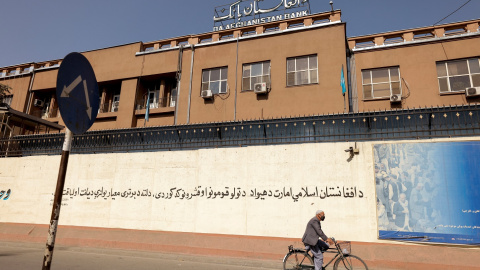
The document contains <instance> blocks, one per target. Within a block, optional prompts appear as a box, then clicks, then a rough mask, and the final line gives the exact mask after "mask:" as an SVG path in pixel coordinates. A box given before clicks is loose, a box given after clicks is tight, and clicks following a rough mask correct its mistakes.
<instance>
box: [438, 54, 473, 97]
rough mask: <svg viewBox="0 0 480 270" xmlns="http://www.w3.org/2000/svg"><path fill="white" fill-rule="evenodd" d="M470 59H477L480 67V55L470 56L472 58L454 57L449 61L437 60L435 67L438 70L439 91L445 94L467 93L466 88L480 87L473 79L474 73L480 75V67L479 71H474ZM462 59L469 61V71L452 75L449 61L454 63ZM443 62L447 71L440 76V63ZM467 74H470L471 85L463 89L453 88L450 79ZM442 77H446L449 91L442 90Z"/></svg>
mask: <svg viewBox="0 0 480 270" xmlns="http://www.w3.org/2000/svg"><path fill="white" fill-rule="evenodd" d="M470 60H477V62H478V65H479V67H480V57H470V58H461V59H452V60H447V61H437V62H435V69H436V71H437V83H438V91H439V93H440V95H443V94H458V93H465V91H466V88H470V87H480V85H478V86H474V81H473V75H477V76H479V77H480V69H479V70H478V71H479V72H475V73H474V72H472V67H471V64H470ZM461 61H465V62H466V63H467V70H468V73H465V74H456V75H450V70H449V68H448V64H449V63H454V62H461ZM442 64H444V68H445V73H446V75H445V76H439V69H438V66H439V65H442ZM465 76H468V78H469V83H470V86H467V87H466V88H465V89H463V90H452V84H451V81H450V79H451V78H455V77H457V78H458V77H465ZM441 79H446V83H447V87H448V90H447V91H442V83H441V82H440V80H441Z"/></svg>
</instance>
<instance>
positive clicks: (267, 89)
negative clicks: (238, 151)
mask: <svg viewBox="0 0 480 270" xmlns="http://www.w3.org/2000/svg"><path fill="white" fill-rule="evenodd" d="M340 15H341V12H340V11H338V10H337V11H332V12H326V13H319V14H314V15H309V16H305V17H301V18H295V19H289V20H283V21H275V22H270V23H265V24H260V25H254V26H250V27H242V28H238V29H231V30H223V31H217V32H210V33H205V34H198V35H190V36H183V37H177V38H172V39H167V40H159V41H154V42H147V43H141V42H138V43H132V44H125V45H119V46H114V47H110V48H105V49H99V50H94V51H88V52H84V53H83V54H84V55H85V56H86V57H87V58H88V59H89V61H90V62H91V64H92V66H93V68H94V71H95V74H96V77H97V80H98V84H99V89H100V92H101V93H100V96H101V100H100V108H99V114H98V117H97V120H96V121H95V123H94V125H93V127H92V128H91V129H92V130H104V129H119V128H132V127H144V126H164V125H179V124H192V123H206V122H225V121H237V120H251V119H270V118H281V117H295V116H309V115H319V114H329V113H342V112H362V111H372V110H385V109H387V110H388V109H404V108H413V107H436V106H442V105H462V104H470V103H475V102H477V101H478V100H479V99H478V95H477V94H476V92H475V93H474V94H473V95H471V96H468V97H466V95H465V89H467V88H472V87H479V86H480V79H479V76H480V71H479V64H478V59H479V58H478V57H479V51H478V48H479V45H480V32H479V30H478V25H479V22H480V20H473V21H466V22H460V23H453V24H446V25H438V26H432V27H424V28H418V29H408V30H403V31H395V32H388V33H381V34H375V35H368V36H361V37H352V38H348V42H347V37H346V33H345V23H344V22H342V21H341V17H340ZM347 44H348V45H347ZM60 64H61V59H59V60H53V61H46V62H42V63H27V64H23V65H18V66H9V67H3V68H0V71H2V73H1V75H0V82H1V83H3V84H7V85H9V86H11V87H12V88H13V91H12V95H11V96H9V100H8V102H9V103H10V105H11V107H12V108H14V109H16V110H18V111H21V112H25V113H27V114H30V115H34V116H37V117H40V118H43V119H46V120H48V121H51V122H54V123H57V124H60V125H63V122H62V119H61V116H60V114H59V112H58V102H57V100H56V97H55V89H56V76H57V71H58V68H59V65H60ZM342 68H344V72H345V77H346V78H345V81H346V84H347V88H348V93H347V94H346V96H345V97H346V98H345V100H344V97H343V96H342V88H341V86H340V79H341V78H340V77H341V70H342ZM447 70H448V72H447ZM262 83H263V84H262ZM255 87H258V90H257V91H256V90H255ZM471 91H473V90H471ZM474 91H478V92H480V90H478V89H477V90H474ZM147 103H148V106H149V117H148V118H149V121H148V123H145V118H146V117H145V113H146V106H147Z"/></svg>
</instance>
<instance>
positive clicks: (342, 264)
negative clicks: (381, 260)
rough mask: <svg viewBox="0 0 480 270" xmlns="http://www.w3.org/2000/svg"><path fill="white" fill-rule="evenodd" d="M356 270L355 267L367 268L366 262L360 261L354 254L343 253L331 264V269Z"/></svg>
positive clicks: (366, 269)
mask: <svg viewBox="0 0 480 270" xmlns="http://www.w3.org/2000/svg"><path fill="white" fill-rule="evenodd" d="M352 269H353V270H356V269H365V270H368V267H367V264H366V263H365V262H364V261H362V259H360V258H359V257H357V256H354V255H343V258H342V257H338V259H337V260H336V261H335V264H334V265H333V270H352Z"/></svg>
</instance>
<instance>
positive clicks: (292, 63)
mask: <svg viewBox="0 0 480 270" xmlns="http://www.w3.org/2000/svg"><path fill="white" fill-rule="evenodd" d="M312 83H318V62H317V55H308V56H299V57H292V58H287V86H294V85H304V84H312Z"/></svg>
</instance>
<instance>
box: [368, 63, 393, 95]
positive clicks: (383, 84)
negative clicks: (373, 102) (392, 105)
mask: <svg viewBox="0 0 480 270" xmlns="http://www.w3.org/2000/svg"><path fill="white" fill-rule="evenodd" d="M362 82H363V83H362V84H363V97H364V98H365V99H374V98H390V96H391V95H402V85H401V83H400V69H399V68H398V67H389V68H377V69H369V70H362Z"/></svg>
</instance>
